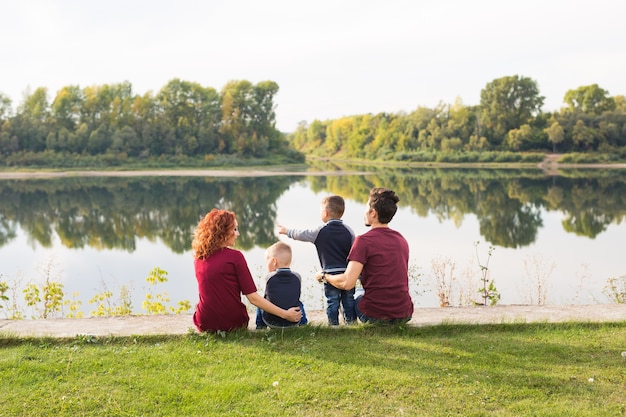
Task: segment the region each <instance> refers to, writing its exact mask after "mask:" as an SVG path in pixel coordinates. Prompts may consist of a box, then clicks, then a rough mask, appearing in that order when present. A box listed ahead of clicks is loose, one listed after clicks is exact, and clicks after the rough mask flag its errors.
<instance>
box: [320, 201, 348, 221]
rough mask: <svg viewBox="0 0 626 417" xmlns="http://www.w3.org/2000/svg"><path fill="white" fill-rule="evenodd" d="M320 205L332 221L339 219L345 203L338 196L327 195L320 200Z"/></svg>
mask: <svg viewBox="0 0 626 417" xmlns="http://www.w3.org/2000/svg"><path fill="white" fill-rule="evenodd" d="M322 204H323V205H324V207H325V208H326V210H328V214H329V215H330V217H332V218H333V219H340V218H341V216H343V212H344V210H345V209H346V202H345V201H344V200H343V197H341V196H340V195H329V196H326V197H324V198H323V199H322Z"/></svg>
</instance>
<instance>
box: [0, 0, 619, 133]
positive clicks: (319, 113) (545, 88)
mask: <svg viewBox="0 0 626 417" xmlns="http://www.w3.org/2000/svg"><path fill="white" fill-rule="evenodd" d="M625 17H626V2H624V1H621V0H594V1H580V0H541V1H537V0H527V1H511V0H493V1H491V0H475V1H468V0H432V1H431V0H397V1H396V0H385V1H373V0H334V1H328V0H316V1H306V2H305V1H298V0H263V1H262V0H220V1H213V0H206V1H200V0H198V1H192V0H176V1H166V0H149V1H148V0H124V1H121V0H108V1H95V0H94V1H92V0H19V1H18V0H0V51H1V52H0V56H1V58H0V59H1V61H0V92H2V93H4V94H5V95H8V96H9V97H10V98H11V99H12V100H13V105H14V107H15V106H17V105H18V104H19V103H21V102H22V97H23V93H24V92H25V91H26V90H27V89H28V88H30V89H31V91H32V90H34V89H35V88H38V87H46V88H48V91H49V94H50V100H52V99H53V98H54V96H55V95H56V92H57V91H58V90H59V89H60V88H61V87H63V86H67V85H79V86H80V87H81V88H84V87H86V86H89V85H102V84H112V83H119V82H122V81H129V82H130V83H131V84H132V86H133V91H134V92H135V93H136V94H144V93H145V92H147V91H148V90H152V91H153V92H155V93H156V92H158V91H159V90H160V89H161V88H162V87H163V86H164V85H165V84H167V82H168V81H169V80H171V79H173V78H180V79H182V80H185V81H193V82H197V83H200V84H201V85H203V86H205V87H213V88H215V89H216V90H217V91H220V90H221V89H222V87H223V86H224V85H225V84H226V83H227V82H228V81H229V80H248V81H250V82H252V83H257V82H259V81H264V80H272V81H275V82H276V83H278V85H279V87H280V91H279V93H278V95H277V96H276V98H275V103H276V105H277V108H276V115H277V126H278V128H279V129H281V130H283V131H293V130H294V129H295V128H296V127H297V124H298V122H299V121H302V120H305V121H308V122H311V121H313V120H314V119H319V120H327V119H335V118H339V117H342V116H348V115H354V114H364V113H374V114H375V113H379V112H391V113H395V112H400V111H404V112H410V111H413V110H414V109H416V108H417V107H418V106H426V107H434V106H436V105H437V104H438V103H439V102H443V103H445V104H452V103H454V101H455V100H456V98H457V97H460V98H461V99H462V100H463V102H464V103H465V104H467V105H474V104H478V103H479V101H480V91H481V90H482V89H483V88H484V87H485V85H486V84H487V83H489V82H490V81H492V80H494V79H496V78H500V77H503V76H509V75H520V76H524V77H529V78H532V79H533V80H535V81H537V83H538V85H539V89H540V93H541V94H542V95H543V96H545V97H546V100H545V106H544V110H546V111H549V110H556V109H558V108H560V107H561V105H562V102H563V96H564V95H565V92H566V91H567V90H570V89H575V88H578V87H580V86H584V85H590V84H598V85H599V86H600V87H602V88H604V89H605V90H607V91H608V92H609V94H610V95H612V96H613V95H626V23H625V22H624V19H625Z"/></svg>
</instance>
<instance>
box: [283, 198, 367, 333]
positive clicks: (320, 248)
mask: <svg viewBox="0 0 626 417" xmlns="http://www.w3.org/2000/svg"><path fill="white" fill-rule="evenodd" d="M345 206H346V205H345V201H344V199H343V197H341V196H338V195H330V196H326V197H324V198H323V199H322V202H321V207H320V218H321V219H322V221H323V222H324V224H322V225H320V226H319V227H317V228H315V229H308V230H296V229H287V228H286V227H285V226H281V225H279V226H278V233H279V234H283V235H287V237H290V238H291V239H294V240H299V241H302V242H312V243H313V244H314V245H315V249H316V250H317V256H318V258H319V260H320V264H321V267H322V271H324V272H326V273H327V274H339V273H342V272H344V271H345V270H346V265H347V264H348V259H347V257H348V253H349V252H350V248H351V247H352V242H354V232H353V231H352V229H351V228H350V227H348V226H347V225H346V224H344V223H343V221H342V220H341V217H342V216H343V212H344V210H345ZM324 295H325V296H326V316H327V318H328V324H329V325H331V326H337V325H339V307H340V305H341V307H343V318H344V320H345V322H346V324H352V323H355V322H356V313H355V311H354V288H351V289H340V288H336V287H335V286H333V285H331V284H329V283H327V282H325V283H324Z"/></svg>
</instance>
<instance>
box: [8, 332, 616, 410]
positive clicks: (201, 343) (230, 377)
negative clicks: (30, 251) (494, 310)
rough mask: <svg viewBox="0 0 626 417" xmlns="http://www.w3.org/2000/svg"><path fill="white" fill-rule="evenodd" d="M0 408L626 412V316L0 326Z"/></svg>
mask: <svg viewBox="0 0 626 417" xmlns="http://www.w3.org/2000/svg"><path fill="white" fill-rule="evenodd" d="M0 349H1V351H2V355H1V356H0V380H1V381H2V405H1V406H0V416H55V417H56V416H77V415H78V416H82V415H89V416H390V417H393V416H624V415H626V352H625V351H626V322H619V323H601V324H595V323H594V324H592V323H562V324H548V323H539V324H523V323H519V324H498V325H440V326H432V327H405V326H401V327H375V326H365V325H357V326H350V327H342V328H339V329H336V328H329V327H312V326H304V327H301V328H296V329H290V330H288V331H276V330H269V331H263V332H258V331H257V332H254V331H247V330H245V331H243V330H242V331H237V332H233V333H229V334H221V335H219V334H218V335H212V334H197V333H194V332H192V331H190V332H189V334H188V335H185V336H162V337H157V336H152V337H147V336H146V337H139V336H137V337H126V338H95V337H93V336H88V335H81V336H77V337H75V338H73V339H65V340H58V339H20V338H15V337H11V336H10V335H4V336H2V335H1V334H0Z"/></svg>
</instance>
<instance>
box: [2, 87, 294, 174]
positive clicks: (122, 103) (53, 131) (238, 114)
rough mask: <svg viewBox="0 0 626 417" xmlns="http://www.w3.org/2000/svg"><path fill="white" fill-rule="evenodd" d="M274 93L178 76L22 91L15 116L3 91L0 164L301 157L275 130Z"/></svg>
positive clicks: (265, 88) (262, 88) (261, 89)
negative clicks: (136, 87) (157, 83)
mask: <svg viewBox="0 0 626 417" xmlns="http://www.w3.org/2000/svg"><path fill="white" fill-rule="evenodd" d="M277 92H278V85H277V84H276V83H275V82H273V81H264V82H260V83H258V84H252V83H250V82H249V81H231V82H229V83H227V84H226V85H225V86H224V87H223V88H222V90H221V91H220V92H219V93H218V92H217V91H216V90H215V89H214V88H211V87H203V86H201V85H200V84H198V83H194V82H189V81H182V80H180V79H173V80H171V81H169V82H168V83H167V84H166V85H165V86H164V87H163V88H162V89H161V90H160V91H159V92H158V93H156V94H153V92H151V91H150V92H148V93H146V94H144V95H143V96H140V95H137V94H134V93H133V91H132V86H131V84H130V83H129V82H123V83H119V84H104V85H96V86H90V87H85V88H80V87H79V86H76V85H71V86H66V87H63V88H62V89H61V90H59V91H58V92H57V94H56V96H55V97H54V98H53V99H52V102H50V101H49V97H48V91H47V89H46V88H43V87H40V88H37V89H36V90H35V91H34V92H32V93H26V94H25V95H24V99H23V102H22V103H21V104H20V105H19V106H18V107H17V109H16V111H15V114H13V107H12V103H11V100H10V99H9V98H8V97H7V96H6V95H4V94H2V93H0V163H4V164H9V165H11V164H15V165H23V164H24V163H28V161H29V160H31V161H32V160H37V158H38V157H37V155H44V160H45V159H48V160H50V159H53V158H55V157H56V158H58V157H59V156H60V157H62V158H65V157H68V156H70V157H75V156H80V157H83V158H86V159H90V158H91V159H92V160H93V158H94V156H99V157H102V158H105V159H107V158H108V160H110V161H111V162H114V161H119V160H120V159H122V160H123V159H125V158H140V159H142V158H143V159H146V158H155V157H164V156H168V157H170V156H175V157H179V158H181V159H184V158H185V157H193V158H198V157H200V158H204V159H206V160H207V161H210V160H211V159H212V158H215V157H216V156H218V155H236V156H238V157H241V158H262V157H265V156H268V155H276V154H280V155H288V156H290V157H292V158H294V159H295V160H299V161H303V160H304V158H303V156H302V155H301V154H299V153H298V152H295V151H293V149H290V147H289V144H288V142H287V141H286V140H285V137H284V134H282V133H281V132H280V131H278V130H277V129H276V127H275V124H276V123H275V121H276V115H275V104H274V96H275V95H276V93H277Z"/></svg>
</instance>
